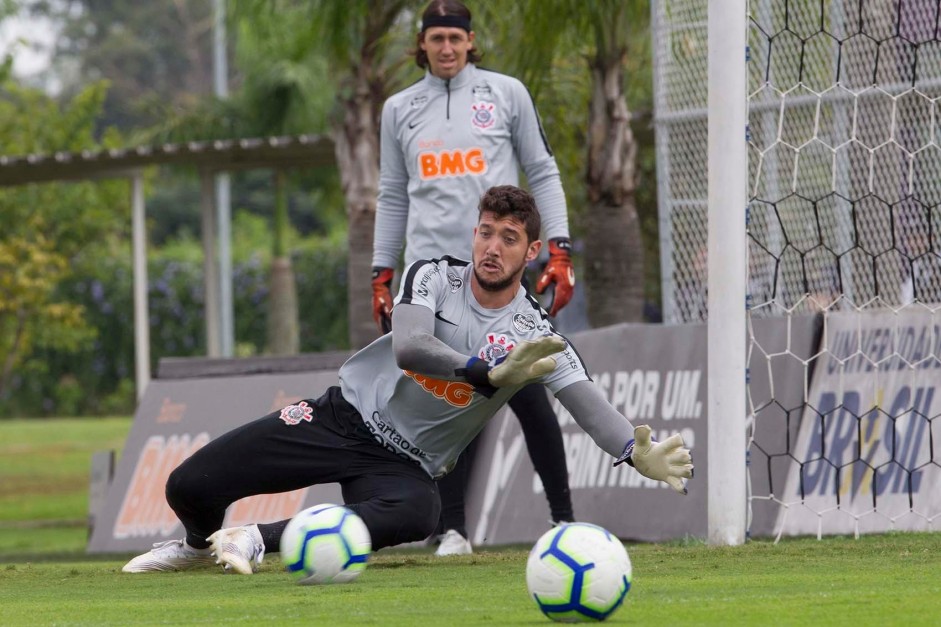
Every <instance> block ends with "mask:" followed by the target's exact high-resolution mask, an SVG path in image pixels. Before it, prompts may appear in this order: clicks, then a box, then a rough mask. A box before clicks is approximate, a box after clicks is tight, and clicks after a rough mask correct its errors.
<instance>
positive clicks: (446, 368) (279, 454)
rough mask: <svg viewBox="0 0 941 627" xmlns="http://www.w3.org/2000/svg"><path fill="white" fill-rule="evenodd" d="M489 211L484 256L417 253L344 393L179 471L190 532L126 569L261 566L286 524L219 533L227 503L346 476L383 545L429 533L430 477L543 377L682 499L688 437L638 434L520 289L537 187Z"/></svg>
mask: <svg viewBox="0 0 941 627" xmlns="http://www.w3.org/2000/svg"><path fill="white" fill-rule="evenodd" d="M479 215H480V219H479V221H478V224H477V228H476V229H475V230H474V240H473V241H474V244H473V263H468V262H467V261H460V260H456V259H451V258H448V257H444V258H441V259H437V260H419V261H416V262H415V263H413V264H412V265H411V266H410V267H409V268H408V271H407V272H406V275H405V278H404V280H403V281H402V287H401V290H400V292H399V296H398V303H397V305H396V307H395V309H394V313H393V316H394V317H395V321H394V324H393V331H392V333H391V334H388V335H385V336H383V337H381V338H379V339H378V340H376V341H375V342H373V343H372V344H370V345H369V346H367V347H366V348H364V349H363V350H361V351H359V352H358V353H356V354H355V355H354V356H353V357H351V358H350V360H349V361H347V362H346V363H345V364H344V365H343V366H342V367H341V368H340V372H339V375H340V386H339V388H337V387H333V388H330V389H329V390H328V391H327V392H326V393H325V394H324V395H323V396H321V397H320V398H318V399H309V400H306V401H302V402H300V403H298V404H297V405H291V406H289V407H286V408H284V409H282V410H280V411H277V412H274V413H272V414H270V415H268V416H265V417H263V418H260V419H258V420H256V421H254V422H251V423H248V424H246V425H244V426H242V427H239V428H237V429H235V430H233V431H230V432H228V433H226V434H224V435H222V436H220V437H219V438H217V439H215V440H213V441H212V442H210V443H209V444H207V445H206V446H205V447H203V448H202V449H200V450H198V451H197V452H196V453H194V454H193V455H192V456H191V457H190V458H189V459H187V460H186V461H184V462H183V463H182V464H181V465H180V466H179V467H178V468H177V469H175V470H174V471H173V472H172V473H171V475H170V477H169V479H168V480H167V491H166V495H167V501H168V503H169V504H170V506H171V507H172V508H173V510H174V511H175V512H176V514H177V515H178V516H179V518H180V520H181V521H182V522H183V526H184V527H185V529H186V537H185V539H183V540H175V541H170V542H165V543H161V544H158V545H155V547H154V549H152V550H151V551H148V552H147V553H144V554H143V555H140V556H138V557H135V558H134V559H132V560H131V561H130V562H128V563H127V565H125V567H124V571H125V572H135V573H140V572H154V571H165V570H182V569H187V568H190V567H193V566H198V565H201V564H211V563H212V562H216V563H218V564H222V565H223V566H224V567H225V568H226V569H227V570H231V571H234V572H237V573H242V574H251V573H252V572H253V571H254V570H255V568H256V566H257V565H258V564H259V563H260V562H261V559H262V557H263V556H264V554H265V552H266V551H267V552H271V551H277V550H278V547H279V543H280V538H281V534H282V532H283V531H284V528H285V526H286V525H287V522H288V521H286V520H285V521H281V522H277V523H271V524H253V525H246V526H243V527H235V528H229V529H221V530H220V529H219V527H220V526H221V524H222V521H223V519H224V516H225V510H226V508H227V507H228V506H229V505H230V504H231V503H233V502H235V501H236V500H238V499H241V498H245V497H247V496H252V495H255V494H260V493H272V492H287V491H291V490H296V489H299V488H303V487H306V486H309V485H314V484H319V483H328V482H339V483H340V486H341V488H342V491H343V498H344V501H345V503H346V505H347V507H349V508H350V509H352V510H353V511H355V512H356V513H357V514H358V515H359V516H360V517H361V518H362V519H363V521H364V522H365V523H366V527H367V528H368V529H369V533H370V536H371V539H372V546H373V548H374V549H379V548H382V547H386V546H390V545H394V544H399V543H402V542H409V541H415V540H421V539H423V538H425V537H427V536H428V534H429V533H431V531H432V530H433V529H434V526H435V524H436V522H437V519H438V513H439V502H438V495H437V492H436V489H435V483H434V478H435V477H439V476H441V475H442V474H444V473H446V472H448V470H449V469H450V468H451V467H452V466H453V464H454V462H455V460H456V459H457V457H458V455H459V454H460V452H461V450H462V449H463V448H464V447H465V446H467V444H468V443H469V442H470V441H471V440H472V439H473V438H474V437H475V436H476V435H477V433H478V432H479V431H480V430H481V429H482V428H483V427H484V425H485V424H486V422H487V421H488V420H489V419H490V418H491V417H492V416H493V415H494V414H495V413H496V412H497V410H499V409H500V408H501V407H502V406H503V405H504V404H505V403H506V401H507V399H508V398H510V397H511V396H512V395H513V394H514V392H515V391H516V390H517V389H519V388H520V387H521V386H523V385H525V384H527V383H529V382H531V381H540V382H542V383H543V384H545V385H546V386H547V387H548V388H549V389H550V390H551V391H552V392H553V393H554V394H555V395H556V396H557V397H558V399H559V400H560V401H561V403H562V404H563V405H564V406H565V407H566V409H568V410H569V411H570V412H571V414H572V416H573V417H574V418H575V420H576V421H577V422H578V424H579V425H580V426H581V427H582V428H583V429H585V431H587V432H588V433H589V434H590V435H591V437H592V438H593V439H594V441H595V442H596V443H597V444H598V445H599V446H600V447H601V448H602V449H604V450H605V451H606V452H607V453H609V454H610V455H611V456H612V457H613V458H615V459H616V461H615V463H620V462H622V461H624V462H627V463H629V464H631V465H632V466H634V467H635V468H636V469H637V470H638V471H639V472H640V473H641V474H643V475H644V476H647V477H650V478H652V479H657V480H661V481H665V482H667V483H669V485H670V486H671V487H673V489H674V490H676V491H678V492H681V493H685V491H686V489H685V487H684V484H683V478H687V477H691V476H692V470H693V467H692V461H691V458H690V453H689V451H688V450H687V449H685V448H684V447H683V446H684V445H683V440H682V438H681V437H680V436H679V435H674V436H672V437H670V438H669V439H667V440H666V441H664V442H662V443H653V442H651V439H650V428H649V427H647V426H639V427H637V428H636V429H633V428H632V426H631V424H630V423H629V422H628V421H627V419H626V418H624V417H623V416H622V415H621V414H620V413H618V412H617V410H615V409H614V408H613V407H612V406H611V405H610V404H608V402H607V401H606V399H605V398H604V396H603V395H602V394H601V392H600V391H599V390H598V389H597V388H596V387H595V385H594V384H593V383H592V382H591V380H590V379H589V377H588V373H587V371H586V369H585V365H584V364H583V363H582V360H581V358H580V357H579V356H578V354H577V353H576V351H575V348H574V347H572V346H570V345H568V343H567V342H566V340H565V339H563V338H562V337H561V336H559V335H558V334H556V333H554V332H553V329H552V327H551V325H550V324H549V323H548V321H547V316H546V314H545V312H544V311H542V309H541V308H540V307H539V306H538V304H536V303H535V302H534V301H533V300H532V298H531V297H530V296H529V295H528V294H527V293H526V290H525V289H524V288H523V287H522V286H521V284H520V279H521V277H522V274H523V270H524V268H525V266H526V264H527V262H529V261H531V260H532V259H533V258H534V257H535V256H536V255H537V254H538V252H539V249H540V247H541V246H542V242H541V241H540V240H538V239H537V238H538V234H539V225H540V220H539V213H538V212H537V211H536V209H535V203H534V201H533V197H532V196H531V195H530V194H529V193H527V192H526V191H524V190H521V189H519V188H517V187H513V186H509V185H507V186H501V187H495V188H492V189H491V190H489V191H488V192H487V193H486V194H485V195H484V196H483V198H482V199H481V201H480V214H479ZM632 436H633V437H632Z"/></svg>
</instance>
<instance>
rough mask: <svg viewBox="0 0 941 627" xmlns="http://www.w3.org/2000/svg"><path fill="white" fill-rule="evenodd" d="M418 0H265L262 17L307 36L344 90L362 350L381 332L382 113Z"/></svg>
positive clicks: (356, 321) (342, 118) (342, 131)
mask: <svg viewBox="0 0 941 627" xmlns="http://www.w3.org/2000/svg"><path fill="white" fill-rule="evenodd" d="M418 4H419V3H417V2H416V1H415V0H346V1H345V2H337V1H336V0H311V1H309V2H303V3H302V2H297V1H290V0H284V1H282V2H269V1H267V0H265V1H259V2H256V3H254V4H253V5H251V9H250V11H251V12H252V13H254V14H255V15H259V14H266V15H267V16H268V18H267V19H271V20H275V21H277V22H278V23H279V24H280V29H279V30H280V32H281V33H282V36H286V37H300V38H302V41H303V42H304V44H305V45H306V53H307V54H308V55H309V56H313V57H317V58H320V59H322V60H324V61H325V62H326V63H327V65H328V67H329V68H330V75H331V82H332V83H333V87H335V88H336V90H337V91H336V96H335V101H334V105H335V109H334V116H333V118H332V120H331V128H332V135H333V140H334V145H335V146H336V159H337V166H338V168H339V171H340V180H341V184H342V186H343V192H344V196H345V198H346V213H347V219H348V223H349V232H348V242H349V265H348V270H349V272H348V276H349V282H348V292H349V293H348V296H349V329H350V343H351V345H352V346H353V347H354V348H359V347H362V346H365V345H366V344H368V343H369V342H370V341H372V340H373V339H375V337H376V333H377V332H376V328H375V325H374V323H373V321H372V313H371V306H370V300H371V288H370V269H371V265H372V249H373V225H374V223H375V216H376V196H377V194H378V187H379V117H380V114H381V111H382V104H383V103H384V102H385V99H386V97H388V96H389V95H390V94H391V93H392V92H393V91H395V89H396V88H397V87H399V86H401V85H402V83H403V80H404V76H405V71H404V68H405V66H406V63H407V61H408V58H407V57H406V55H405V50H406V48H407V47H408V45H409V41H408V33H409V31H410V29H411V28H410V25H409V24H407V23H406V22H407V20H408V19H409V18H411V17H412V16H414V8H415V7H416V6H418Z"/></svg>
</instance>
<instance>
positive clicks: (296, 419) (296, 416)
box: [278, 401, 314, 425]
mask: <svg viewBox="0 0 941 627" xmlns="http://www.w3.org/2000/svg"><path fill="white" fill-rule="evenodd" d="M313 417H314V408H313V407H311V406H310V405H308V404H307V403H306V402H304V401H301V402H300V403H298V404H297V405H288V406H287V407H285V408H284V409H282V410H281V415H280V416H278V418H280V419H281V420H283V421H284V424H287V425H296V424H298V423H300V422H301V421H302V420H305V421H307V422H310V421H311V420H312V419H313Z"/></svg>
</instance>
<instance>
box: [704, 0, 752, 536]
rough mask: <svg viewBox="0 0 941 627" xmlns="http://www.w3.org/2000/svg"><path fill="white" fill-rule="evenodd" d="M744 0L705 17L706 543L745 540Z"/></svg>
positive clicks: (716, 5)
mask: <svg viewBox="0 0 941 627" xmlns="http://www.w3.org/2000/svg"><path fill="white" fill-rule="evenodd" d="M745 9H746V0H724V1H723V2H710V3H709V12H708V40H709V53H708V56H709V59H708V90H709V95H708V105H709V116H708V118H709V119H708V162H707V169H708V187H709V189H708V222H709V226H708V265H707V267H708V280H707V285H708V310H709V314H710V315H709V319H708V324H707V336H708V341H707V346H708V372H709V376H708V383H707V388H708V390H707V392H708V393H707V398H708V407H709V424H708V429H707V433H708V439H709V442H708V460H709V461H708V476H709V488H708V498H707V507H708V519H709V520H708V541H709V543H710V544H718V545H738V544H742V543H743V542H745V518H746V516H745V512H746V499H747V495H746V481H745V472H746V468H745V451H746V438H745V423H746V421H745V412H746V407H745V397H746V390H745V338H746V329H745V268H746V264H745V241H746V239H745V238H746V234H745V218H746V213H747V211H746V205H747V195H746V188H747V175H748V165H747V163H748V162H747V151H746V128H747V125H748V107H747V103H748V100H747V93H746V76H747V74H746V68H745V60H746V44H747V40H746V10H745Z"/></svg>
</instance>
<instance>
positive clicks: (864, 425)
mask: <svg viewBox="0 0 941 627" xmlns="http://www.w3.org/2000/svg"><path fill="white" fill-rule="evenodd" d="M652 6H653V9H652V11H653V15H652V17H653V20H652V21H653V29H654V47H655V51H654V52H655V54H654V58H655V61H654V64H655V67H654V75H655V78H654V86H655V107H656V114H655V118H656V130H657V159H658V163H657V168H658V187H659V190H658V198H659V205H660V207H659V210H660V238H661V271H662V274H663V279H662V293H663V305H664V320H665V322H667V323H686V322H698V321H703V320H706V319H707V317H708V311H707V301H706V282H707V276H706V251H707V239H706V234H707V229H706V225H707V223H708V220H707V202H706V199H707V178H706V177H707V168H706V167H705V164H706V163H707V120H708V114H709V112H708V110H707V109H708V107H707V80H706V78H707V41H708V39H707V37H708V33H707V2H706V0H671V1H670V2H665V1H655V2H653V4H652ZM745 19H747V33H748V35H747V36H748V50H747V53H744V54H743V69H742V71H743V72H747V91H748V120H747V132H746V131H743V136H744V138H745V140H746V141H747V145H748V172H747V173H743V185H747V198H748V212H747V218H746V219H747V226H746V228H747V262H746V263H747V292H748V294H747V299H746V307H747V309H748V317H747V320H748V329H747V330H746V331H745V332H747V333H748V356H747V367H748V371H749V373H750V375H751V381H752V383H751V384H750V385H748V387H747V398H748V412H749V416H748V424H749V449H748V456H749V457H748V459H749V462H750V466H749V480H750V490H749V497H748V498H749V507H750V512H753V513H754V514H755V516H756V519H757V517H758V516H764V517H765V518H766V519H769V520H771V521H772V523H771V524H770V529H772V533H773V534H776V535H780V534H808V533H816V534H818V535H820V534H835V533H854V534H859V533H865V532H877V531H886V530H891V529H906V530H919V529H937V527H938V523H939V516H941V465H939V464H941V453H939V452H938V451H937V448H938V447H939V446H941V417H939V416H938V409H937V407H938V406H939V405H941V399H939V401H938V402H936V401H935V395H936V392H941V391H939V390H938V389H937V382H938V381H941V377H939V376H938V375H941V233H939V227H941V145H939V140H941V0H751V1H750V3H749V8H748V15H747V17H746V18H745ZM710 167H721V164H718V165H717V166H714V165H712V164H710ZM808 318H812V319H814V320H816V322H817V324H818V326H817V335H816V336H815V338H814V340H813V342H812V346H811V350H803V349H800V348H798V347H797V346H796V345H795V344H793V343H792V339H793V337H792V335H791V330H792V329H793V328H795V325H796V324H798V323H799V322H801V321H806V320H807V319H808ZM762 324H765V325H767V324H771V325H776V326H777V328H778V329H779V330H778V332H777V333H776V334H772V335H771V336H768V335H767V334H762V333H759V332H756V328H758V327H759V326H761V325H762ZM767 337H774V338H775V339H774V340H768V339H767ZM788 369H792V370H793V369H797V370H798V371H799V373H800V376H799V377H797V378H796V380H797V381H798V383H797V384H791V385H789V386H788V387H787V388H785V387H783V386H781V385H776V383H781V382H782V381H783V380H784V378H783V377H782V376H779V375H780V373H781V372H783V371H786V370H788ZM756 372H760V373H762V374H763V375H765V374H766V375H767V377H766V378H767V381H763V382H762V383H761V384H756V382H755V379H756V377H755V373H756ZM787 380H788V381H791V379H787ZM938 396H939V397H941V393H939V394H938ZM766 531H767V530H766Z"/></svg>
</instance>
